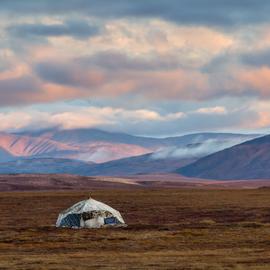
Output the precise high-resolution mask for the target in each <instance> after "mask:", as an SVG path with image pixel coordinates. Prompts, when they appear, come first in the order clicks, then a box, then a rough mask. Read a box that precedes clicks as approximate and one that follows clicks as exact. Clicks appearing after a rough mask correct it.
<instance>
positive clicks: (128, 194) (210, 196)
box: [0, 187, 270, 270]
mask: <svg viewBox="0 0 270 270" xmlns="http://www.w3.org/2000/svg"><path fill="white" fill-rule="evenodd" d="M89 194H91V196H92V197H93V198H95V199H97V200H101V201H103V202H105V203H107V204H109V205H111V206H112V207H114V208H116V209H118V210H119V211H120V212H121V213H122V215H123V217H124V219H125V221H126V222H127V224H128V227H126V228H110V229H108V228H106V229H93V230H87V229H79V230H75V229H57V228H55V227H54V224H55V221H56V218H57V216H58V213H59V212H60V211H61V210H63V209H65V208H67V207H69V206H71V205H72V204H74V203H76V202H77V201H79V200H83V199H86V198H87V197H88V196H89ZM0 213H1V219H0V269H3V270H4V269H14V270H16V269H33V270H34V269H44V270H45V269H46V270H47V269H48V270H53V269H63V270H70V269H185V270H191V269H194V270H195V269H196V270H203V269H210V270H225V269H235V270H241V269H243V270H266V269H270V238H269V235H270V189H269V188H267V187H265V188H258V189H246V190H244V189H227V190H214V189H211V190H208V189H205V190H201V189H179V188H178V189H150V188H148V189H142V188H139V189H137V188H134V189H132V190H126V189H125V190H123V189H121V190H120V189H110V188H107V189H102V190H93V189H88V190H85V191H46V192H45V191H25V192H21V191H20V192H16V191H15V192H1V193H0Z"/></svg>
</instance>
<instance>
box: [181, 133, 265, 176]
mask: <svg viewBox="0 0 270 270" xmlns="http://www.w3.org/2000/svg"><path fill="white" fill-rule="evenodd" d="M177 172H178V173H180V174H182V175H184V176H189V177H198V178H205V179H220V180H233V179H270V135H267V136H264V137H261V138H258V139H254V140H250V141H247V142H244V143H242V144H239V145H236V146H233V147H231V148H228V149H225V150H222V151H220V152H217V153H214V154H212V155H209V156H206V157H203V158H201V159H199V160H198V161H196V162H194V163H192V164H190V165H187V166H185V167H183V168H180V169H179V170H177Z"/></svg>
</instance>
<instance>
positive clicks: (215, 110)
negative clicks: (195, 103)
mask: <svg viewBox="0 0 270 270" xmlns="http://www.w3.org/2000/svg"><path fill="white" fill-rule="evenodd" d="M195 113H201V114H227V113H228V112H227V109H226V108H224V107H222V106H216V107H207V108H200V109H198V110H196V111H195Z"/></svg>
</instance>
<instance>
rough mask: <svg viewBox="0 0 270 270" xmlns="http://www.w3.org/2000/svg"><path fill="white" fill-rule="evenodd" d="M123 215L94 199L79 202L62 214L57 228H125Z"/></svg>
mask: <svg viewBox="0 0 270 270" xmlns="http://www.w3.org/2000/svg"><path fill="white" fill-rule="evenodd" d="M123 225H125V222H124V220H123V218H122V216H121V214H120V213H119V212H118V211H117V210H115V209H113V208H112V207H110V206H109V205H107V204H105V203H102V202H99V201H96V200H94V199H92V198H89V199H88V200H84V201H81V202H78V203H76V204H74V205H73V206H71V207H70V208H68V209H67V210H65V211H63V212H61V213H60V214H59V216H58V219H57V222H56V227H68V228H100V227H106V226H123Z"/></svg>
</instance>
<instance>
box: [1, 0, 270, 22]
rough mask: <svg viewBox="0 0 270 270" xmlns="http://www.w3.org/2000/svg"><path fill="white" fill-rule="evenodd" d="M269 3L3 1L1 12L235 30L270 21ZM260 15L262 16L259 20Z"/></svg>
mask: <svg viewBox="0 0 270 270" xmlns="http://www.w3.org/2000/svg"><path fill="white" fill-rule="evenodd" d="M269 9H270V3H269V1H268V0H261V1H253V0H246V1H245V2H239V1H232V0H228V1H216V0H205V1H202V0H189V1H186V0H184V1H181V3H179V1H178V0H158V1H150V0H149V1H144V0H138V1H126V0H115V1H113V2H112V1H111V0H77V1H75V0H70V1H68V2H66V1H53V0H43V1H36V0H25V1H21V0H13V1H9V0H2V1H1V11H2V12H9V13H12V14H14V13H16V14H67V13H68V14H72V13H81V14H85V15H89V16H96V17H100V18H106V19H107V18H126V17H136V18H138V17H141V18H163V19H165V20H169V21H173V22H176V23H179V24H192V25H209V26H219V27H231V26H238V25H247V24H254V23H261V22H264V21H269V16H268V14H269ZM258 14H259V16H258Z"/></svg>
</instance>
